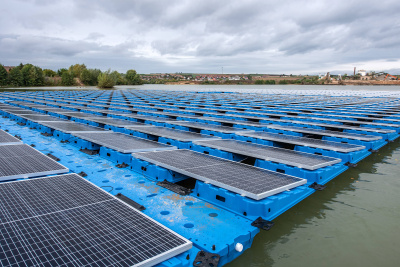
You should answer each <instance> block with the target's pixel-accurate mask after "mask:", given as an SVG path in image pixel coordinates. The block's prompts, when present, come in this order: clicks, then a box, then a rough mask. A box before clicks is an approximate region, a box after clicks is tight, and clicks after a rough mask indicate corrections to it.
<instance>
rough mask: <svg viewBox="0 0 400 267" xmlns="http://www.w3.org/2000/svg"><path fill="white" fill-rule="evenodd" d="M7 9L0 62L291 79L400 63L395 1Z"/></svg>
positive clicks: (46, 2) (70, 4)
mask: <svg viewBox="0 0 400 267" xmlns="http://www.w3.org/2000/svg"><path fill="white" fill-rule="evenodd" d="M4 6H5V10H6V12H5V14H4V16H2V17H0V23H2V24H3V25H6V24H7V25H8V27H7V29H5V30H4V31H2V34H3V35H2V36H1V37H0V39H1V40H0V46H1V48H2V49H1V50H2V51H0V55H1V58H2V59H4V60H8V61H9V62H14V61H15V60H20V59H21V58H22V59H23V58H26V59H30V60H38V61H39V60H42V61H44V60H43V58H45V59H46V61H45V62H46V64H52V63H51V62H54V63H53V64H54V65H55V66H56V65H57V66H59V67H61V66H60V64H64V63H65V62H70V61H77V62H82V61H85V63H87V65H89V64H94V65H95V64H97V65H98V67H102V66H106V68H109V67H111V68H114V69H118V68H123V67H124V66H131V65H132V64H133V65H135V66H137V67H136V68H137V69H138V70H139V71H141V72H145V71H148V72H162V71H171V72H175V71H202V72H208V71H207V70H210V71H211V70H215V69H219V67H218V66H221V65H223V66H226V68H227V69H230V71H231V72H259V73H260V72H269V73H272V72H279V73H281V72H284V71H285V70H287V71H298V72H304V70H306V69H311V68H317V67H316V66H320V67H321V68H328V69H335V68H336V66H339V65H343V64H353V63H356V62H367V61H371V60H386V59H390V60H392V61H390V62H392V63H393V62H396V61H395V60H398V59H399V58H400V55H399V54H398V50H399V46H400V19H399V18H398V14H397V13H398V10H400V2H398V1H393V0H388V1H381V2H376V1H370V0H365V1H358V0H351V1H344V0H339V1H336V2H331V1H317V0H314V1H310V0H299V1H295V2H294V1H287V0H280V1H277V0H269V1H263V0H252V1H238V0H231V1H228V0H222V1H212V0H204V1H190V0H170V1H156V0H146V1H145V0H135V1H125V0H115V1H107V0H85V1H78V0H74V1H50V0H31V1H28V0H26V1H22V2H21V1H7V2H6V3H5V5H4ZM24 8H25V9H24ZM17 18H18V19H17ZM27 47H28V48H27ZM13 60H14V61H13ZM86 61H87V62H86ZM17 63H19V62H15V63H10V64H17ZM72 63H73V62H72ZM112 64H114V65H112ZM130 68H131V67H130ZM217 72H218V71H217Z"/></svg>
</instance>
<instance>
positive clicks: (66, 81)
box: [61, 71, 74, 86]
mask: <svg viewBox="0 0 400 267" xmlns="http://www.w3.org/2000/svg"><path fill="white" fill-rule="evenodd" d="M61 84H62V85H64V86H71V85H74V75H73V74H72V73H71V72H70V71H65V72H63V74H62V76H61Z"/></svg>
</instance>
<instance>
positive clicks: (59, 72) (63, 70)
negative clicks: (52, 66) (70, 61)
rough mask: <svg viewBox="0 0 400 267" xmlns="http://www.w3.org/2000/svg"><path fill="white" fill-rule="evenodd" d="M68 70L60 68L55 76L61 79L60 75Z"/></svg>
mask: <svg viewBox="0 0 400 267" xmlns="http://www.w3.org/2000/svg"><path fill="white" fill-rule="evenodd" d="M67 71H68V70H67V69H66V68H61V69H58V70H57V75H58V76H60V77H62V75H63V74H64V72H67Z"/></svg>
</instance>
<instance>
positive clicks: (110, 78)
mask: <svg viewBox="0 0 400 267" xmlns="http://www.w3.org/2000/svg"><path fill="white" fill-rule="evenodd" d="M116 82H117V81H116V80H115V75H111V71H110V70H108V71H105V72H103V73H101V74H100V75H99V77H98V83H97V86H98V87H100V88H113V87H114V85H115V84H116Z"/></svg>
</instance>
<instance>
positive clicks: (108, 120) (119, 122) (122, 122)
mask: <svg viewBox="0 0 400 267" xmlns="http://www.w3.org/2000/svg"><path fill="white" fill-rule="evenodd" d="M86 120H90V121H93V122H97V123H100V124H105V125H112V126H117V127H126V126H147V125H146V124H144V123H141V122H134V121H127V120H120V119H115V118H109V117H103V118H97V117H89V118H86Z"/></svg>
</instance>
